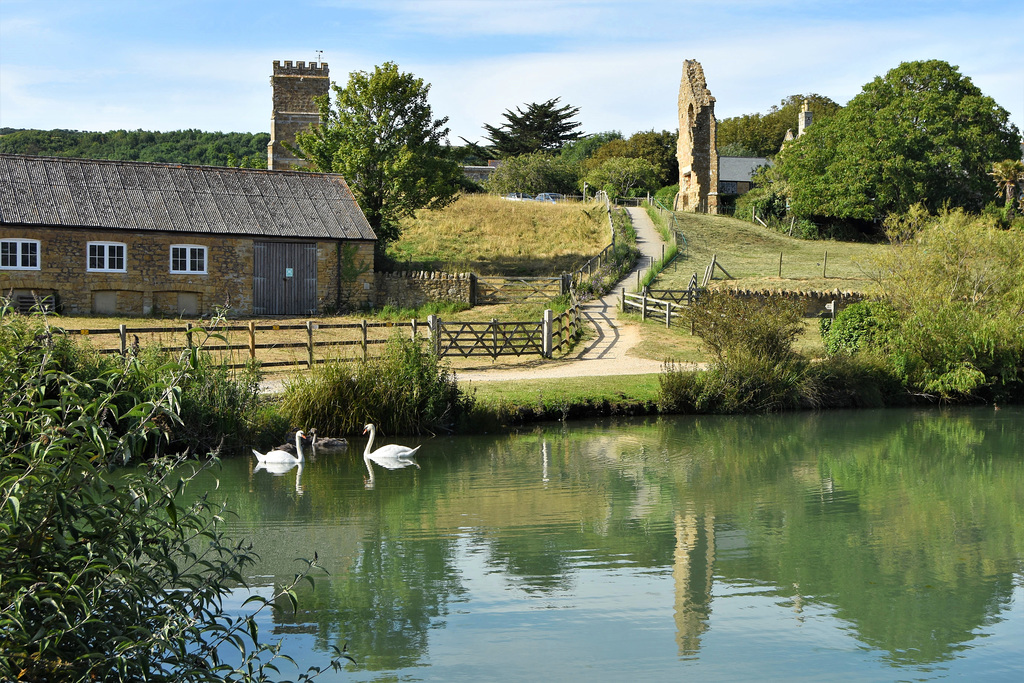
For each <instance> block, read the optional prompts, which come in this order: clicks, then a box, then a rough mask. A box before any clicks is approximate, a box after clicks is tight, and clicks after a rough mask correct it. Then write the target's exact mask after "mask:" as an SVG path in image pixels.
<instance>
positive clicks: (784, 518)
mask: <svg viewBox="0 0 1024 683" xmlns="http://www.w3.org/2000/svg"><path fill="white" fill-rule="evenodd" d="M989 415H990V414H989ZM908 418H909V419H908ZM978 418H980V419H978ZM985 418H986V414H985V413H979V412H978V411H974V412H968V413H965V414H961V415H953V414H950V415H947V416H943V417H940V416H938V415H936V414H934V413H920V414H915V413H913V412H907V411H885V412H870V413H853V414H849V415H847V416H845V419H843V420H835V419H829V417H828V416H826V417H824V418H818V417H815V416H807V415H794V416H778V417H776V418H773V420H772V423H771V424H769V423H768V422H767V421H763V420H760V419H750V420H745V419H737V420H734V421H723V422H720V423H718V424H715V425H714V429H703V428H702V427H706V426H707V425H708V423H707V422H701V421H696V422H697V424H691V425H690V429H689V430H688V431H687V433H686V435H685V439H682V438H680V436H679V435H678V434H676V435H668V436H667V437H666V436H665V435H663V436H662V437H661V438H662V439H663V443H665V444H666V447H675V448H677V449H678V450H681V451H682V452H681V454H680V455H679V456H678V457H677V458H676V459H675V461H674V462H673V469H672V471H671V473H670V475H669V476H670V477H671V478H672V479H673V481H674V485H675V486H676V487H678V488H679V489H680V490H683V489H685V490H687V491H688V492H689V495H691V496H692V498H693V500H694V501H695V502H696V504H697V505H698V506H700V505H705V506H706V505H713V506H714V509H715V510H717V511H718V518H719V519H718V521H719V523H720V524H728V525H729V526H735V527H736V528H738V529H742V530H743V532H744V533H745V535H746V539H747V544H748V545H747V549H746V550H745V552H744V553H742V554H739V555H736V554H730V555H729V558H728V559H727V560H722V559H719V561H718V563H717V565H718V566H717V567H716V568H715V571H716V572H717V573H718V574H719V575H720V576H722V577H723V578H724V579H725V580H727V581H728V580H731V579H735V580H737V581H741V582H745V581H750V580H756V581H759V582H765V583H770V584H774V585H776V586H785V587H787V588H780V589H779V594H780V595H785V596H789V597H792V598H793V600H794V604H796V603H797V602H799V603H800V604H807V602H816V603H818V604H822V605H826V606H828V607H831V608H832V612H833V614H834V615H835V616H836V617H838V618H841V619H844V620H846V621H848V622H850V623H851V624H853V625H854V626H855V632H856V633H857V634H858V637H859V638H860V639H861V640H862V641H863V642H865V643H866V644H868V645H870V646H872V647H875V648H878V649H879V650H881V651H883V653H884V655H883V656H884V657H885V658H886V659H888V660H889V661H890V662H892V663H893V664H894V665H897V666H920V665H928V664H933V663H937V662H942V661H946V660H948V659H950V658H952V657H955V656H956V653H957V652H958V651H960V650H962V649H964V648H965V647H968V645H967V644H968V643H970V642H971V641H972V640H974V639H975V638H977V631H978V629H979V628H982V627H984V626H985V624H987V623H989V622H990V621H991V620H992V619H993V618H998V617H997V614H998V612H999V610H1001V609H1003V608H1004V607H1005V606H1006V605H1007V604H1009V601H1010V600H1011V596H1012V591H1013V581H1014V572H1019V571H1021V569H1020V567H1019V559H1017V560H1011V561H1005V560H998V559H996V558H1020V557H1021V554H1020V548H1021V547H1022V543H1024V541H1022V538H1021V532H1022V530H1024V511H1022V509H1021V506H1020V505H1019V501H1020V500H1021V499H1022V498H1024V472H1022V470H1024V466H1022V464H1021V462H1020V460H1019V459H1018V458H1017V457H1015V455H1014V454H1015V453H1019V446H1020V444H1019V438H1020V437H1019V429H1016V430H1007V429H1005V423H999V422H995V423H993V424H988V420H987V419H985ZM680 444H683V445H682V446H681V445H680ZM780 444H785V447H784V448H780ZM697 509H700V507H698V508H697ZM699 526H700V525H699V523H696V522H692V521H690V520H688V519H687V517H686V515H685V514H684V515H683V524H682V529H683V531H684V532H685V533H680V536H681V538H682V539H683V542H682V543H680V547H690V546H691V545H693V543H694V541H693V540H692V539H693V538H695V537H696V536H695V529H698V528H699ZM709 540H710V541H711V542H712V543H713V535H712V534H709ZM691 556H692V554H691V555H688V556H687V558H684V559H688V558H689V557H691ZM691 562H692V560H691ZM679 567H680V563H679V560H678V558H677V568H676V575H677V582H678V576H679V571H680V569H679ZM688 571H689V576H690V583H689V584H688V588H689V589H690V590H691V592H692V590H693V581H696V580H697V577H695V576H694V571H693V568H692V567H689V568H688ZM789 586H799V588H796V589H794V591H790V590H789V588H788V587H789ZM678 600H679V596H678V595H677V602H678ZM688 606H689V603H688ZM677 611H678V605H677ZM677 619H678V617H677ZM680 631H681V633H682V632H686V633H689V631H684V629H682V628H680Z"/></svg>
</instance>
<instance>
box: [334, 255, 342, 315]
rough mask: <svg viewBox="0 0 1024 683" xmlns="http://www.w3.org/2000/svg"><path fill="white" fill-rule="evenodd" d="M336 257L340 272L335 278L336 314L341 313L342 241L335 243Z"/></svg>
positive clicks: (335, 263)
mask: <svg viewBox="0 0 1024 683" xmlns="http://www.w3.org/2000/svg"><path fill="white" fill-rule="evenodd" d="M334 256H335V259H334V265H335V268H336V270H337V271H338V272H337V274H336V277H335V278H334V282H335V285H336V288H337V291H336V292H335V295H334V312H335V313H341V240H335V241H334Z"/></svg>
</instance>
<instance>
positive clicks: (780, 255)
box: [779, 251, 782, 277]
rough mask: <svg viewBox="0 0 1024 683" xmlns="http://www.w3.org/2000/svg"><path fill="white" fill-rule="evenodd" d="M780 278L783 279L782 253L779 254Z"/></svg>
mask: <svg viewBox="0 0 1024 683" xmlns="http://www.w3.org/2000/svg"><path fill="white" fill-rule="evenodd" d="M779 277H782V252H781V251H780V252H779Z"/></svg>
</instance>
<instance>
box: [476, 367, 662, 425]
mask: <svg viewBox="0 0 1024 683" xmlns="http://www.w3.org/2000/svg"><path fill="white" fill-rule="evenodd" d="M470 391H471V392H472V393H473V394H474V397H475V399H476V407H475V409H474V412H473V416H472V420H471V422H472V426H473V428H484V429H487V428H493V429H500V428H507V427H510V426H514V425H516V424H521V423H523V422H534V421H546V420H568V419H574V418H583V417H594V416H603V415H644V414H648V413H654V412H657V405H658V396H659V392H660V385H659V380H658V375H611V376H606V377H566V378H559V379H558V380H557V381H552V380H549V379H536V380H517V381H515V382H476V383H473V384H472V385H471V389H470Z"/></svg>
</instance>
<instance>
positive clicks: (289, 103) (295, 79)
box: [267, 60, 331, 170]
mask: <svg viewBox="0 0 1024 683" xmlns="http://www.w3.org/2000/svg"><path fill="white" fill-rule="evenodd" d="M270 85H271V87H272V88H273V91H274V93H273V109H272V111H271V115H270V144H269V145H268V146H267V168H269V169H271V170H274V169H286V168H297V167H304V166H306V165H307V164H306V162H305V161H302V160H301V159H298V158H296V157H295V155H294V154H292V153H291V151H289V150H288V148H287V147H286V146H285V145H286V144H288V145H294V144H295V135H296V133H302V132H306V131H308V130H309V128H310V126H315V125H317V124H318V123H319V122H320V107H319V106H318V105H317V98H319V97H325V96H326V95H327V94H328V93H329V92H330V85H331V81H330V71H329V70H328V68H327V62H309V63H308V64H307V63H306V62H292V61H284V62H280V61H277V60H274V75H273V76H271V77H270Z"/></svg>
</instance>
